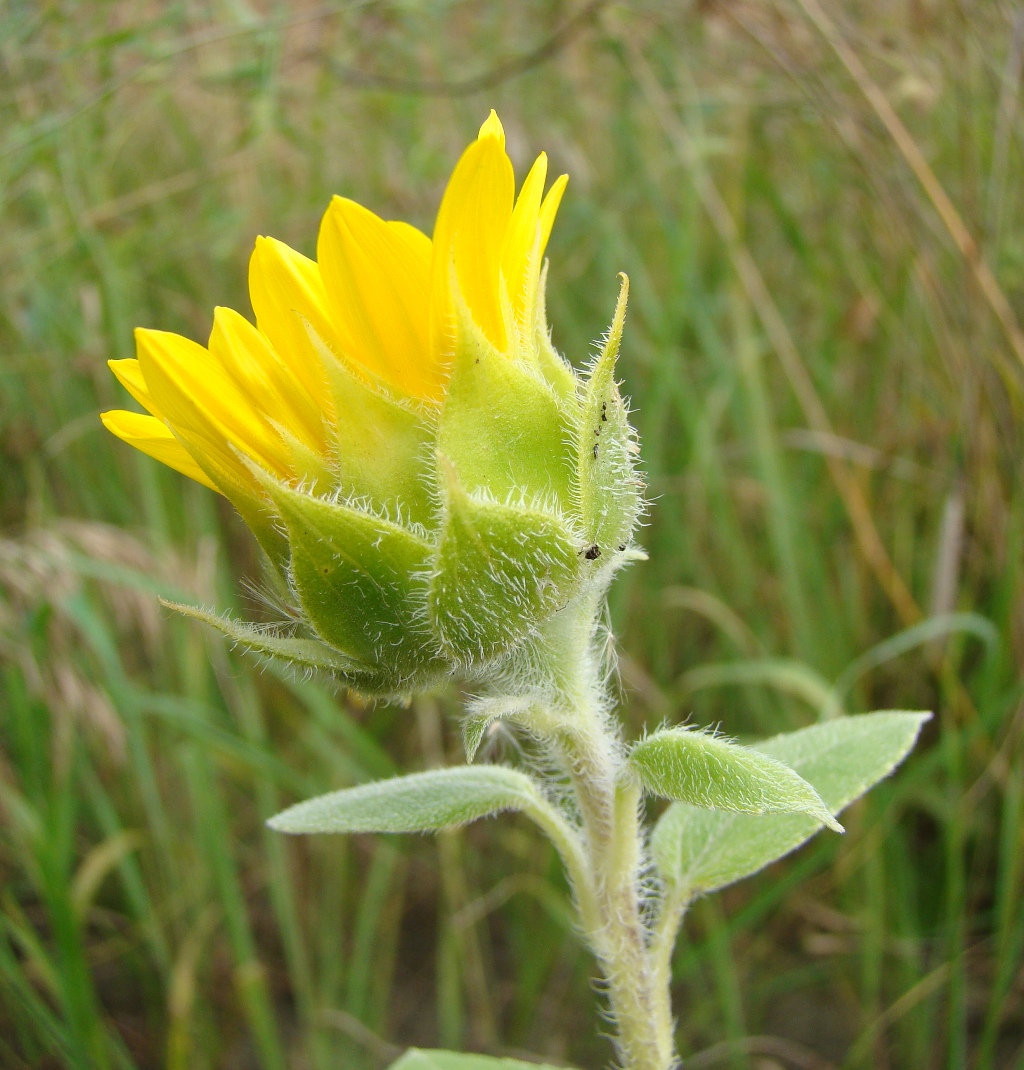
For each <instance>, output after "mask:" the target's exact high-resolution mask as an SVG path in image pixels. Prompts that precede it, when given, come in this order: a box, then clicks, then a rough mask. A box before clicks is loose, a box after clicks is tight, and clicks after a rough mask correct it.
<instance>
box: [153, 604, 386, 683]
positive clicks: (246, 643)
mask: <svg viewBox="0 0 1024 1070" xmlns="http://www.w3.org/2000/svg"><path fill="white" fill-rule="evenodd" d="M160 601H161V603H162V604H163V605H165V606H167V608H168V609H173V610H174V611H175V612H177V613H182V614H184V615H185V616H186V617H192V618H193V619H194V620H199V621H202V622H203V623H204V624H209V625H210V627H211V628H216V629H217V631H218V632H220V633H221V635H224V636H226V637H227V638H228V639H230V640H231V641H232V642H233V643H237V644H238V645H239V646H242V647H244V648H245V649H246V650H248V651H251V652H252V653H254V654H259V655H262V656H264V657H270V658H279V659H280V660H282V661H287V662H289V663H290V664H292V665H299V666H301V667H302V668H304V669H316V670H318V671H320V672H326V673H330V674H331V675H341V676H345V675H350V674H352V673H358V672H360V671H362V670H365V668H366V666H365V665H361V664H360V663H359V662H358V661H354V660H353V659H352V658H347V657H345V655H344V654H339V653H338V652H337V651H336V650H332V649H331V648H330V647H329V646H327V645H326V644H325V643H320V642H318V641H317V640H316V639H301V638H296V637H294V636H280V635H274V634H273V632H268V631H266V630H264V629H262V628H259V627H257V626H256V625H255V624H247V623H244V622H242V621H236V620H232V619H231V618H230V617H222V616H220V615H219V614H217V613H213V612H211V611H210V610H208V609H202V608H200V607H199V606H187V605H185V604H183V603H181V602H168V601H166V600H165V599H163V598H161V599H160Z"/></svg>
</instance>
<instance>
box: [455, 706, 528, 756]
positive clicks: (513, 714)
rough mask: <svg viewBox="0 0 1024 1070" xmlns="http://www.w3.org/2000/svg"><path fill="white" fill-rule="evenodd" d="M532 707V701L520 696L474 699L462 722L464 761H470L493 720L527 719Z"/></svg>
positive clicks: (522, 720)
mask: <svg viewBox="0 0 1024 1070" xmlns="http://www.w3.org/2000/svg"><path fill="white" fill-rule="evenodd" d="M532 708H533V703H532V702H531V701H530V700H529V699H524V698H520V697H513V696H502V697H500V698H490V697H488V698H483V699H476V700H475V701H474V702H473V703H472V704H471V705H470V707H469V712H468V713H467V715H466V719H465V720H464V721H463V722H462V747H463V750H465V752H466V761H467V762H470V763H472V761H473V759H474V758H475V757H476V752H477V751H478V750H479V749H480V743H481V742H482V741H483V738H484V733H485V732H486V731H487V729H488V728H490V726H491V725H492V724H494V722H495V721H500V720H504V719H507V720H509V721H518V722H524V721H527V720H528V718H529V714H530V711H531V709H532Z"/></svg>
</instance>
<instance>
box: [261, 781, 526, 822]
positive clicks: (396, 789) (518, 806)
mask: <svg viewBox="0 0 1024 1070" xmlns="http://www.w3.org/2000/svg"><path fill="white" fill-rule="evenodd" d="M536 799H537V790H536V788H535V787H534V784H533V781H532V780H531V779H530V778H529V777H528V776H526V775H525V774H524V773H519V772H517V771H516V770H514V769H506V768H505V767H504V766H500V765H481V766H468V765H464V766H456V767H455V768H453V769H433V770H431V771H430V772H427V773H413V774H412V775H411V776H401V777H393V778H392V779H391V780H378V781H376V782H375V783H373V784H361V785H359V787H356V788H347V789H345V790H344V791H333V792H331V793H330V794H329V795H319V796H317V798H315V799H309V800H307V801H306V802H301V803H299V804H298V805H296V806H292V807H290V808H289V809H287V810H284V811H282V812H281V813H280V814H278V815H277V816H276V817H272V818H271V819H270V821H268V822H267V824H268V825H269V826H270V827H271V828H272V829H276V830H277V831H278V832H292V833H307V832H439V831H441V830H442V829H448V828H455V827H457V826H458V825H465V824H466V823H467V822H470V821H476V820H477V818H481V817H487V816H489V815H490V814H497V813H500V812H502V811H504V810H523V809H527V808H529V807H531V806H532V804H533V803H534V801H535V800H536Z"/></svg>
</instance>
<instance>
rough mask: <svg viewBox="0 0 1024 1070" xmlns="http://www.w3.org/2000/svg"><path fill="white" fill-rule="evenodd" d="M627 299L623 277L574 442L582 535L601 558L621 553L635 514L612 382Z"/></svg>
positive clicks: (630, 452) (630, 445)
mask: <svg viewBox="0 0 1024 1070" xmlns="http://www.w3.org/2000/svg"><path fill="white" fill-rule="evenodd" d="M628 295H629V281H628V279H627V278H626V276H625V275H623V276H622V289H621V290H620V292H619V300H618V304H617V305H616V307H615V318H614V320H613V321H612V326H611V329H610V330H609V332H608V339H607V341H606V342H605V344H604V347H603V349H602V351H601V354H600V356H599V357H598V358H597V361H596V362H595V363H594V366H593V368H592V369H591V372H590V378H589V379H588V380H587V387H586V393H585V395H584V399H583V417H582V419H581V421H580V426H579V437H578V442H577V458H576V480H577V486H576V498H577V500H578V502H579V508H580V514H581V516H582V520H583V531H584V534H585V536H586V538H587V540H588V542H589V544H590V545H591V546H594V547H596V548H597V549H598V550H599V551H600V552H601V553H602V554H614V553H618V552H620V548H621V549H625V548H626V546H627V545H628V544H629V540H630V538H631V537H632V534H633V529H634V527H635V526H636V522H637V518H638V517H639V515H640V509H641V497H640V492H641V489H642V485H641V482H640V480H639V478H638V477H637V473H636V468H635V465H634V458H635V455H636V443H635V441H634V437H633V431H632V428H631V427H630V426H629V420H628V418H627V415H626V406H625V405H624V404H623V401H622V398H621V397H620V395H619V389H618V386H617V385H616V383H615V361H616V359H617V357H618V353H619V343H620V342H621V340H622V328H623V325H624V322H625V318H626V298H627V297H628Z"/></svg>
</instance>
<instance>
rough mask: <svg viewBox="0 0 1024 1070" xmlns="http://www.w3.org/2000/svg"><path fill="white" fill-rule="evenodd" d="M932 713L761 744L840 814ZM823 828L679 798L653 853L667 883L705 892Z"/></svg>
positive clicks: (797, 818)
mask: <svg viewBox="0 0 1024 1070" xmlns="http://www.w3.org/2000/svg"><path fill="white" fill-rule="evenodd" d="M930 716H931V714H928V713H916V712H910V713H907V712H902V711H900V712H885V713H866V714H859V715H858V716H855V717H840V718H838V719H837V720H834V721H827V722H824V723H822V724H816V725H813V726H811V727H810V728H804V729H801V730H800V731H799V732H789V733H786V734H784V735H780V736H775V737H774V738H772V739H769V740H765V741H764V742H763V743H759V744H758V745H757V749H758V750H759V751H761V752H762V753H763V754H766V755H768V756H769V757H771V758H775V759H776V760H778V761H784V762H786V763H787V764H788V765H789V766H790V767H791V768H792V769H794V770H795V771H796V772H798V773H799V774H800V775H801V776H803V777H804V778H805V779H806V780H807V781H809V782H810V783H811V784H813V785H814V787H815V788H816V790H817V791H818V794H819V795H820V796H821V798H822V800H823V801H824V803H825V805H826V806H827V807H828V808H829V810H830V811H831V812H832V813H833V814H837V815H838V814H839V813H840V812H841V811H842V810H843V809H844V808H845V807H846V806H849V804H850V803H852V802H853V801H854V800H855V799H858V798H860V796H861V795H863V794H864V793H865V792H866V791H867V790H868V789H869V788H871V787H873V786H874V785H875V784H877V783H878V782H879V781H880V780H882V779H883V778H884V777H886V776H888V775H889V774H890V773H891V772H892V771H893V770H894V769H895V768H896V766H898V765H899V764H900V762H901V761H902V760H903V759H904V758H905V757H906V756H907V754H909V753H910V750H911V749H912V747H913V746H914V743H915V742H916V741H917V737H918V734H919V732H920V731H921V726H922V725H923V724H924V723H925V721H927V720H928V719H929V717H930ZM821 827H822V822H820V821H817V820H815V819H814V818H813V817H808V816H807V815H805V814H772V815H768V816H765V817H749V816H746V815H743V814H729V813H722V812H720V811H709V810H701V809H697V808H696V807H693V806H688V805H686V804H685V803H674V804H673V805H672V806H670V807H669V808H668V809H667V810H666V811H665V813H664V814H662V816H661V819H660V820H659V822H658V824H657V826H656V827H655V830H654V835H653V837H652V840H651V850H652V854H653V856H654V862H655V865H656V866H657V868H658V870H659V871H660V873H661V874H662V876H663V878H664V879H665V880H667V881H669V882H670V883H674V884H677V885H680V886H682V887H683V888H684V889H685V890H686V892H687V893H688V894H690V895H699V894H701V893H706V892H712V891H715V890H716V889H718V888H724V887H725V886H726V885H728V884H733V883H735V882H736V881H738V880H742V879H743V878H744V877H749V876H750V875H751V874H753V873H756V872H757V871H758V870H760V869H763V868H764V867H765V866H767V865H770V864H771V863H772V862H775V861H776V860H777V859H779V858H782V857H783V856H784V855H787V854H789V852H790V851H793V850H795V849H796V848H797V847H799V846H800V845H801V844H802V843H805V842H806V841H807V840H809V839H810V838H811V837H812V836H813V835H814V834H815V833H816V832H818V831H819V830H820V829H821Z"/></svg>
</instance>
